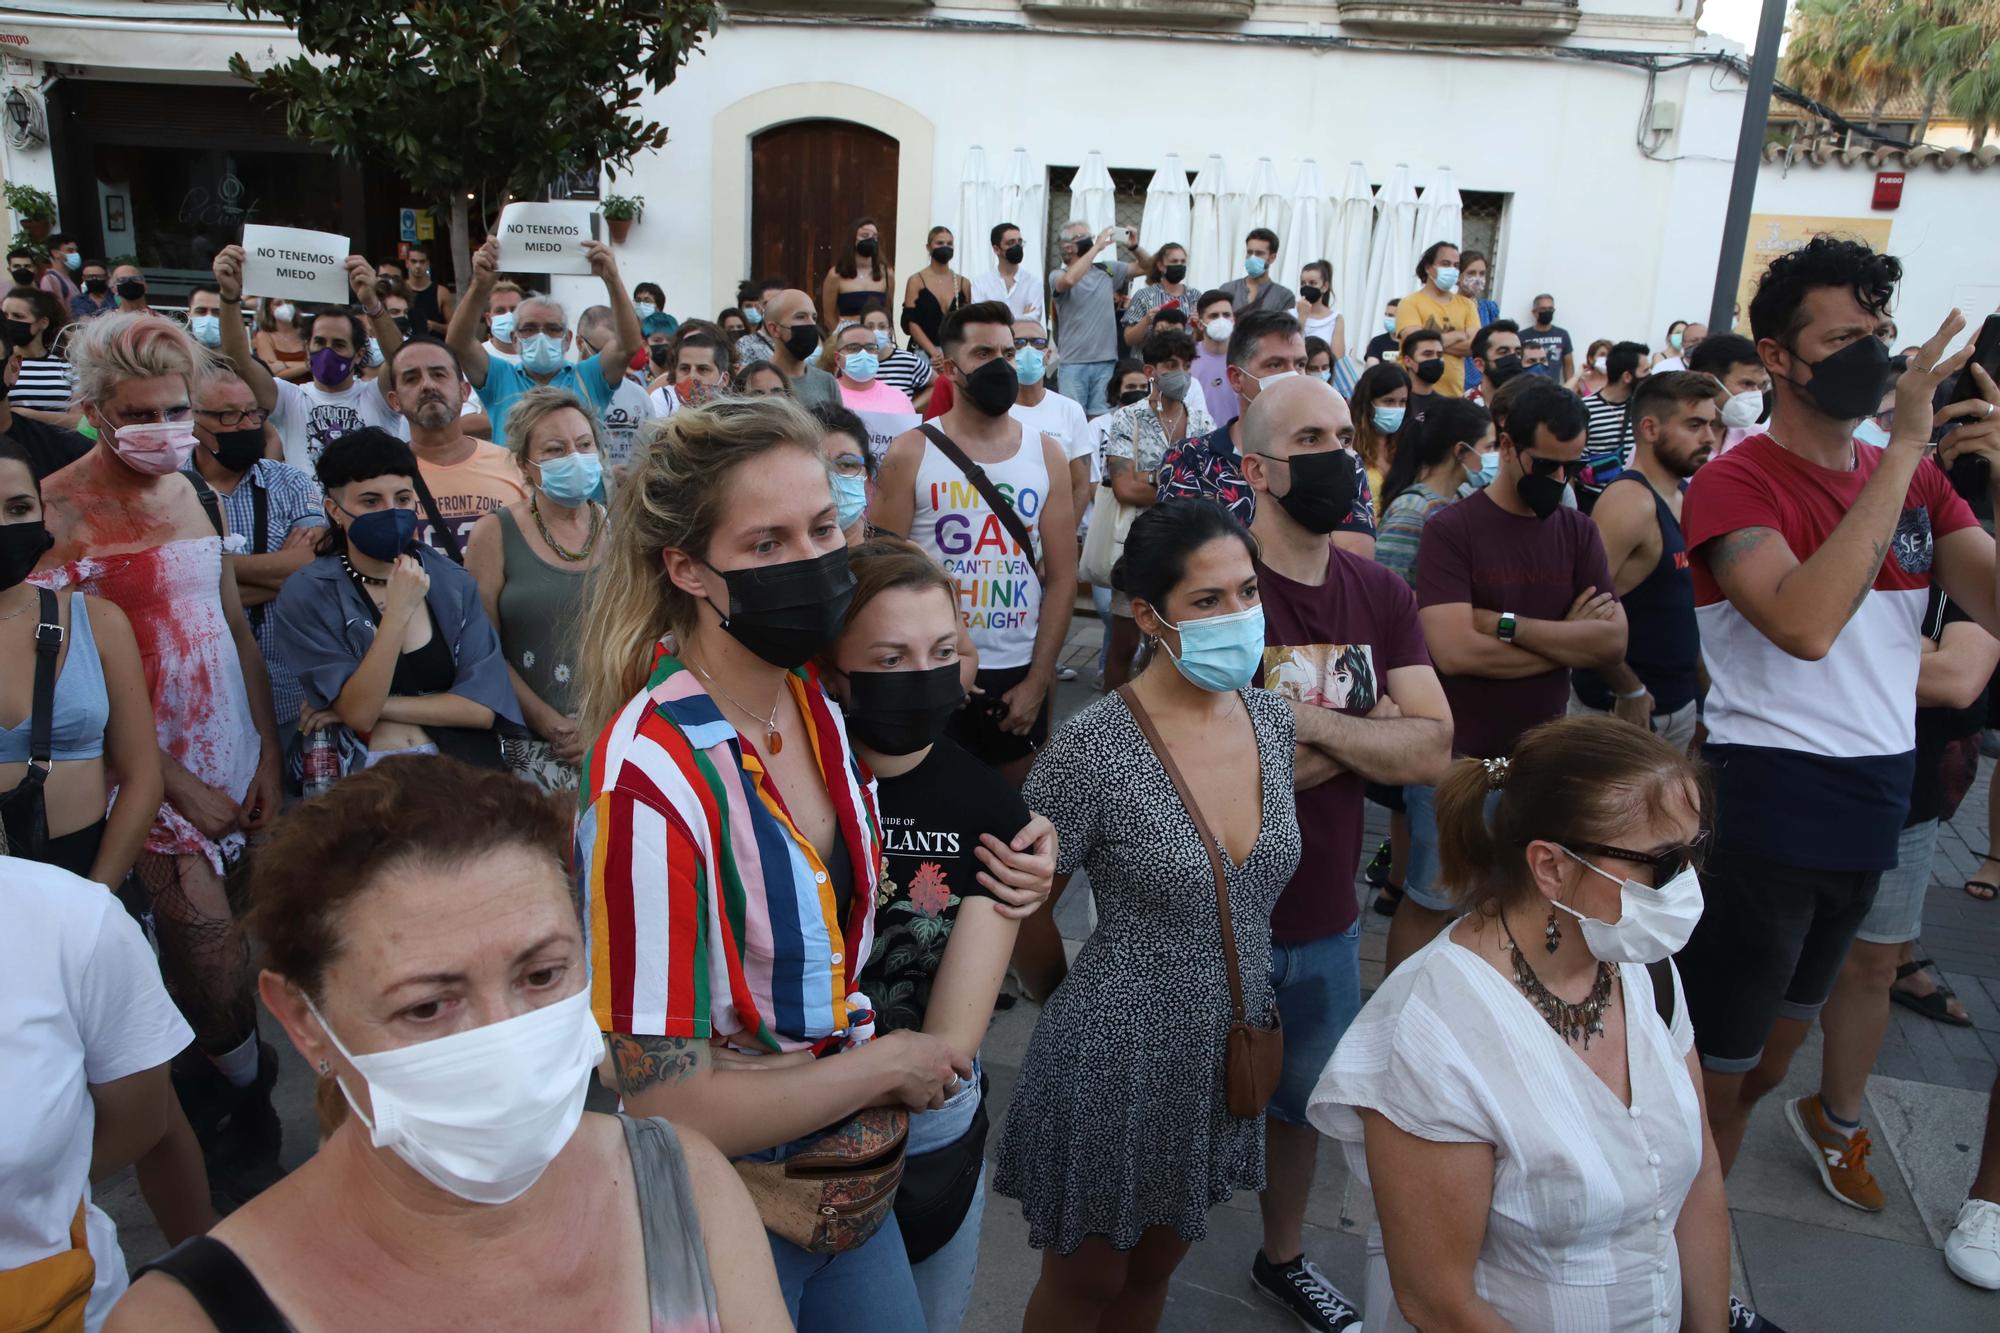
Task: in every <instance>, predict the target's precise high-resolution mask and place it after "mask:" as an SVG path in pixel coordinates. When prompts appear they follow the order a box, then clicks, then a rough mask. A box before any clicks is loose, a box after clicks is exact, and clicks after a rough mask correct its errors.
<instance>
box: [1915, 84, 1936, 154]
mask: <svg viewBox="0 0 2000 1333" xmlns="http://www.w3.org/2000/svg"><path fill="white" fill-rule="evenodd" d="M1937 99H1938V86H1937V81H1936V80H1935V79H1933V80H1931V81H1929V82H1928V83H1926V84H1925V86H1924V113H1923V116H1922V118H1921V119H1919V120H1918V121H1917V132H1916V133H1915V134H1914V135H1912V136H1911V138H1910V142H1911V143H1913V144H1920V143H1922V142H1923V141H1924V140H1925V138H1927V137H1928V136H1929V135H1930V132H1931V113H1932V112H1933V111H1936V110H1937Z"/></svg>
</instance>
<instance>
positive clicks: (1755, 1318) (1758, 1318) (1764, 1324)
mask: <svg viewBox="0 0 2000 1333" xmlns="http://www.w3.org/2000/svg"><path fill="white" fill-rule="evenodd" d="M1729 1327H1730V1329H1731V1330H1732V1333H1733V1331H1734V1330H1736V1329H1741V1330H1743V1333H1785V1330H1784V1329H1782V1328H1779V1327H1778V1326H1777V1325H1776V1324H1774V1323H1772V1322H1771V1321H1770V1320H1768V1319H1766V1318H1765V1317H1764V1316H1763V1315H1760V1314H1758V1313H1757V1312H1756V1311H1755V1310H1753V1309H1751V1308H1750V1307H1749V1306H1747V1305H1745V1304H1744V1303H1743V1302H1742V1301H1739V1300H1737V1299H1736V1297H1734V1296H1731V1297H1730V1298H1729Z"/></svg>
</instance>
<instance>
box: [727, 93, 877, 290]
mask: <svg viewBox="0 0 2000 1333" xmlns="http://www.w3.org/2000/svg"><path fill="white" fill-rule="evenodd" d="M896 164H897V144H896V141H895V140H894V139H892V138H890V137H889V136H888V135H886V134H883V133H882V132H881V131H879V130H873V129H870V128H869V127H868V126H866V125H859V124H856V123H855V122H853V121H848V120H801V121H794V122H792V123H791V124H789V125H778V126H774V127H773V128H771V129H768V130H765V131H764V132H763V133H762V134H759V135H757V136H756V137H755V138H754V139H752V140H751V143H750V271H749V273H747V274H745V275H744V276H746V277H749V278H752V279H756V280H761V279H764V278H782V279H784V280H785V282H787V283H789V284H790V285H792V286H794V287H799V288H802V289H804V290H805V291H807V292H810V293H811V294H812V297H813V300H814V301H817V300H819V290H820V283H821V281H822V280H823V279H824V278H825V277H826V274H827V271H828V270H829V269H831V268H832V267H833V264H834V260H835V259H837V258H838V257H839V256H840V254H841V253H842V252H843V251H845V250H846V249H847V247H848V246H849V245H850V244H852V242H853V239H854V231H853V228H854V221H855V219H856V218H859V217H872V218H874V219H875V222H876V225H877V226H878V227H879V228H880V231H881V238H882V242H881V253H882V255H883V256H884V257H885V259H886V258H887V257H888V256H890V255H893V254H894V253H895V251H896ZM898 297H899V294H892V299H891V306H892V307H893V306H894V304H895V303H896V299H898ZM822 313H824V312H822Z"/></svg>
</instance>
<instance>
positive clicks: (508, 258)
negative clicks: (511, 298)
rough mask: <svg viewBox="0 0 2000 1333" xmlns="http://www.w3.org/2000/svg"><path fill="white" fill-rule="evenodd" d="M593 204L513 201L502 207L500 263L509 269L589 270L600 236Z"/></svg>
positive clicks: (551, 271) (546, 271) (537, 270)
mask: <svg viewBox="0 0 2000 1333" xmlns="http://www.w3.org/2000/svg"><path fill="white" fill-rule="evenodd" d="M595 221H596V219H595V218H594V217H593V216H592V214H591V207H590V205H589V204H509V205H507V206H506V207H505V208H503V209H501V210H500V267H501V269H502V270H503V271H505V272H509V273H518V272H523V271H526V272H529V273H588V272H590V257H589V256H588V255H586V254H584V252H583V243H584V242H585V241H589V240H594V239H596V230H595Z"/></svg>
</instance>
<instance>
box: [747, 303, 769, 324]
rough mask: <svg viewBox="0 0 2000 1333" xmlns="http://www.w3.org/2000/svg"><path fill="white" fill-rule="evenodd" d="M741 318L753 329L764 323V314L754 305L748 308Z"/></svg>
mask: <svg viewBox="0 0 2000 1333" xmlns="http://www.w3.org/2000/svg"><path fill="white" fill-rule="evenodd" d="M743 318H745V319H747V320H749V321H750V327H751V328H753V329H754V328H756V327H757V326H758V325H759V324H762V323H763V322H764V312H763V311H761V310H759V309H758V308H757V307H756V306H754V305H753V306H748V307H746V308H745V309H744V311H743Z"/></svg>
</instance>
